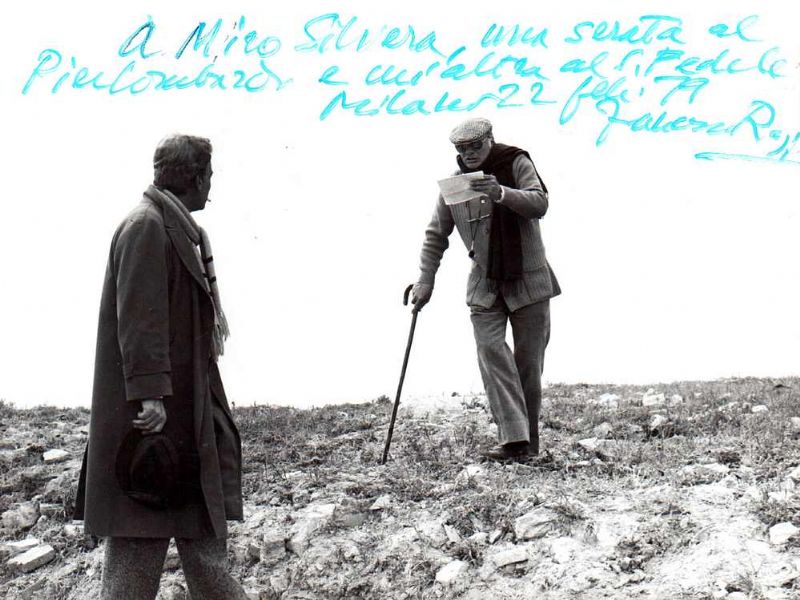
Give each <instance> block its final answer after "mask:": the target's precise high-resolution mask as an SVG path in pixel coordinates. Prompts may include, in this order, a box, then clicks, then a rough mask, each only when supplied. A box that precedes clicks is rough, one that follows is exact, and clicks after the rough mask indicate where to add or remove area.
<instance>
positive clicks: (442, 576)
mask: <svg viewBox="0 0 800 600" xmlns="http://www.w3.org/2000/svg"><path fill="white" fill-rule="evenodd" d="M468 570H469V563H466V562H464V561H463V560H454V561H452V562H449V563H447V564H446V565H445V566H443V567H442V568H441V569H439V570H438V571H437V573H436V581H438V582H439V583H441V584H442V585H452V584H454V583H455V582H456V581H458V580H459V579H460V578H461V577H463V575H464V574H465V573H466V572H467V571H468Z"/></svg>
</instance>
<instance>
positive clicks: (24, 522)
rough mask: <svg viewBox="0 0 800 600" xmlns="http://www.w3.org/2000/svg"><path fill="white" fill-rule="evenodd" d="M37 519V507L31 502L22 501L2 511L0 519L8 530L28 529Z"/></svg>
mask: <svg viewBox="0 0 800 600" xmlns="http://www.w3.org/2000/svg"><path fill="white" fill-rule="evenodd" d="M38 519H39V509H38V508H37V506H36V504H35V503H33V502H23V503H22V504H18V505H17V506H15V507H14V508H12V509H10V510H7V511H5V512H4V513H3V515H2V517H0V520H1V521H2V523H3V528H4V529H5V530H7V531H10V532H17V531H21V530H23V529H28V528H30V527H33V526H34V525H35V524H36V521H37V520H38Z"/></svg>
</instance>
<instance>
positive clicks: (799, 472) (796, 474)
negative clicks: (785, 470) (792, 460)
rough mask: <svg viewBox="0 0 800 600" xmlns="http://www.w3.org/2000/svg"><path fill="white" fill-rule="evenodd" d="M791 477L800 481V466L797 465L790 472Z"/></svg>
mask: <svg viewBox="0 0 800 600" xmlns="http://www.w3.org/2000/svg"><path fill="white" fill-rule="evenodd" d="M789 479H791V480H792V481H794V482H795V483H798V482H800V466H797V467H795V468H794V469H792V470H791V471H790V472H789Z"/></svg>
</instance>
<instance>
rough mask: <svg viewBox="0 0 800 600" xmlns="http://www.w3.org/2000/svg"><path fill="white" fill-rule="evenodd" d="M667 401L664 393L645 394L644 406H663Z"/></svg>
mask: <svg viewBox="0 0 800 600" xmlns="http://www.w3.org/2000/svg"><path fill="white" fill-rule="evenodd" d="M666 402H667V398H666V396H665V395H664V394H645V395H644V397H642V406H648V407H652V406H663V405H664V404H665V403H666Z"/></svg>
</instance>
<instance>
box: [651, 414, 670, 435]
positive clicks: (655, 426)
mask: <svg viewBox="0 0 800 600" xmlns="http://www.w3.org/2000/svg"><path fill="white" fill-rule="evenodd" d="M667 423H669V419H667V417H665V416H664V415H653V418H652V419H651V420H650V431H651V432H653V433H656V432H658V431H659V430H660V429H662V428H663V427H664V425H666V424H667Z"/></svg>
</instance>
